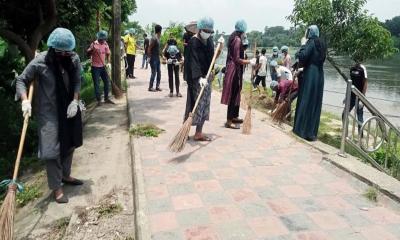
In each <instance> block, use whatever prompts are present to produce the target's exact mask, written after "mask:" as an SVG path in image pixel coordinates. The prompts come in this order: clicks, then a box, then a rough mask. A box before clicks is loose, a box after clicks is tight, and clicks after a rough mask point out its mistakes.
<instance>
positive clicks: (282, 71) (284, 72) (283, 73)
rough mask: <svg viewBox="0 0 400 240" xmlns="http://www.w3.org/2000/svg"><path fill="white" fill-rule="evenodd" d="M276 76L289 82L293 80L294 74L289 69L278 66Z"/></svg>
mask: <svg viewBox="0 0 400 240" xmlns="http://www.w3.org/2000/svg"><path fill="white" fill-rule="evenodd" d="M276 76H277V77H278V78H283V79H287V80H293V74H292V72H291V71H290V69H289V68H287V67H284V66H277V67H276Z"/></svg>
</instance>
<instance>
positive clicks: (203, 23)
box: [197, 17, 214, 32]
mask: <svg viewBox="0 0 400 240" xmlns="http://www.w3.org/2000/svg"><path fill="white" fill-rule="evenodd" d="M197 29H206V30H210V31H213V32H214V20H213V19H212V18H209V17H203V18H201V19H200V20H199V21H197Z"/></svg>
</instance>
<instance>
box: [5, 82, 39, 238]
mask: <svg viewBox="0 0 400 240" xmlns="http://www.w3.org/2000/svg"><path fill="white" fill-rule="evenodd" d="M33 85H34V82H32V83H31V85H30V87H29V94H28V99H29V101H30V102H32V96H33ZM28 123H29V116H28V114H27V115H25V117H24V124H23V126H22V132H21V139H20V141H19V147H18V153H17V159H16V161H15V167H14V174H13V178H12V180H4V181H3V182H2V183H3V184H4V185H8V191H7V196H6V198H5V199H4V202H3V205H1V209H0V240H12V239H13V235H14V214H15V195H16V192H17V189H18V190H21V187H20V185H19V184H18V183H17V177H18V170H19V165H20V162H21V156H22V150H23V148H24V143H25V136H26V130H27V129H28Z"/></svg>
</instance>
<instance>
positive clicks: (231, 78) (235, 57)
mask: <svg viewBox="0 0 400 240" xmlns="http://www.w3.org/2000/svg"><path fill="white" fill-rule="evenodd" d="M246 30H247V24H246V22H245V21H244V20H239V21H237V22H236V24H235V31H233V32H232V34H231V36H230V37H229V40H228V56H227V60H226V72H225V77H224V86H223V90H222V97H221V103H222V104H225V105H228V111H227V117H226V119H227V121H226V123H225V127H226V128H232V129H240V127H239V125H238V124H240V123H243V120H242V119H240V118H239V107H240V97H241V96H240V92H241V90H242V84H243V70H244V69H243V66H244V65H246V64H249V63H250V60H245V59H244V58H245V56H244V47H243V41H244V40H245V39H246V33H245V32H246Z"/></svg>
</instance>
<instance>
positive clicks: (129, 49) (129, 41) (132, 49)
mask: <svg viewBox="0 0 400 240" xmlns="http://www.w3.org/2000/svg"><path fill="white" fill-rule="evenodd" d="M134 34H135V29H133V28H131V29H129V34H127V35H126V36H125V37H124V43H125V51H126V60H127V62H128V68H127V69H126V76H127V77H128V78H136V77H135V76H134V75H133V70H134V67H135V57H136V38H135V37H134V36H133V35H134Z"/></svg>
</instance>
